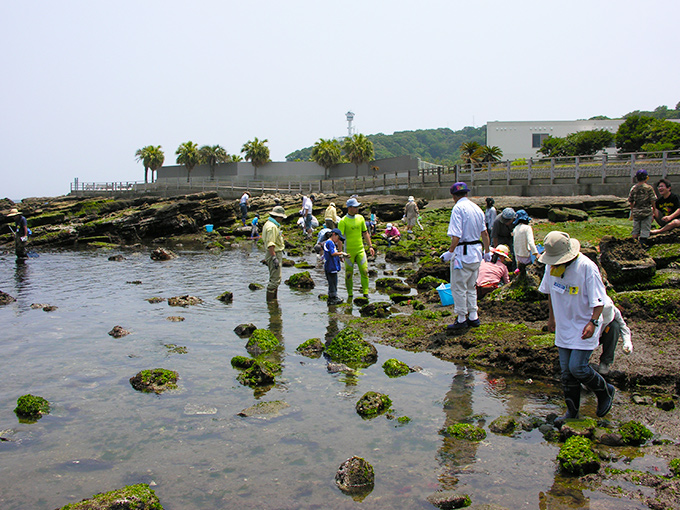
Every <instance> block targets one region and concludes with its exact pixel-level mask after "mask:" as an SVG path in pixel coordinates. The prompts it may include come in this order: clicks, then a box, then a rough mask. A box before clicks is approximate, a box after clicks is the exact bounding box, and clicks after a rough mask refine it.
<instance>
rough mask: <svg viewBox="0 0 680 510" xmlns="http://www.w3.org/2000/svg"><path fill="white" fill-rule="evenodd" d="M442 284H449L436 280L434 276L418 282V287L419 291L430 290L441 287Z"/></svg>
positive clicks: (439, 279)
mask: <svg viewBox="0 0 680 510" xmlns="http://www.w3.org/2000/svg"><path fill="white" fill-rule="evenodd" d="M442 283H443V284H447V283H449V282H447V281H446V280H442V279H441V278H435V277H434V276H426V277H424V278H421V279H420V280H419V281H418V285H417V287H418V290H429V289H434V288H435V287H439V286H440V285H441V284H442Z"/></svg>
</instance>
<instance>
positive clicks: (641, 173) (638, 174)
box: [635, 168, 649, 181]
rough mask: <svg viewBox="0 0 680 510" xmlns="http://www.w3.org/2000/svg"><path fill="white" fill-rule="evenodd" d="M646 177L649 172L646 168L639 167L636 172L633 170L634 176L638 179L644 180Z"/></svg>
mask: <svg viewBox="0 0 680 510" xmlns="http://www.w3.org/2000/svg"><path fill="white" fill-rule="evenodd" d="M647 177H649V174H648V173H647V170H645V169H644V168H640V170H638V171H637V172H635V178H636V179H637V180H638V181H644V180H645V179H646V178H647Z"/></svg>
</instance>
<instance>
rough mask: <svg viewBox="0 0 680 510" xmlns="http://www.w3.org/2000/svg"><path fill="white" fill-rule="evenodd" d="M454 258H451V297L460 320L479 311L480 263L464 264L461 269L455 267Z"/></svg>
mask: <svg viewBox="0 0 680 510" xmlns="http://www.w3.org/2000/svg"><path fill="white" fill-rule="evenodd" d="M454 260H455V259H451V297H453V310H454V312H455V313H456V315H458V317H459V320H460V319H463V318H465V317H466V316H467V315H468V314H469V313H471V312H475V313H476V312H477V288H476V286H475V284H476V283H477V273H479V264H480V263H479V262H475V263H474V264H462V266H463V267H462V268H461V269H453V261H454Z"/></svg>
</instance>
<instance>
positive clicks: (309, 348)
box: [295, 338, 325, 358]
mask: <svg viewBox="0 0 680 510" xmlns="http://www.w3.org/2000/svg"><path fill="white" fill-rule="evenodd" d="M324 348H325V347H324V345H323V342H321V339H320V338H310V339H309V340H307V341H305V342H303V343H301V344H300V345H298V346H297V349H295V350H296V351H297V352H299V353H300V354H302V355H303V356H307V357H308V358H320V357H321V354H323V350H324Z"/></svg>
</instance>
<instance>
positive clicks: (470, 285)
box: [441, 182, 491, 331]
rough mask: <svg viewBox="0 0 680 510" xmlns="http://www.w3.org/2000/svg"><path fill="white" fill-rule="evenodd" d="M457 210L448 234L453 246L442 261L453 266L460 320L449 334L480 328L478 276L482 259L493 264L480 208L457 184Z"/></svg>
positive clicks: (464, 187)
mask: <svg viewBox="0 0 680 510" xmlns="http://www.w3.org/2000/svg"><path fill="white" fill-rule="evenodd" d="M449 191H450V192H451V196H452V197H453V201H454V206H453V208H452V209H451V219H450V221H449V228H448V231H447V233H446V235H448V236H449V237H450V238H451V246H450V247H449V249H448V251H446V252H444V253H443V254H442V256H441V258H442V259H443V260H444V261H450V264H451V296H452V297H453V309H454V311H455V312H456V315H457V318H456V321H455V322H454V323H453V324H449V325H448V326H447V327H446V329H447V331H462V330H464V329H466V328H476V327H478V326H479V325H480V321H479V315H478V313H477V310H478V308H477V287H476V283H477V273H478V272H479V265H480V262H481V261H482V259H484V260H491V253H490V252H489V234H488V233H487V231H486V225H485V223H484V213H483V212H482V210H481V209H480V207H479V206H478V205H477V204H475V203H474V202H472V201H471V200H469V199H468V197H467V194H468V193H469V192H470V189H469V188H468V187H467V184H465V183H464V182H456V183H454V185H453V186H451V189H450V190H449Z"/></svg>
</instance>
